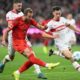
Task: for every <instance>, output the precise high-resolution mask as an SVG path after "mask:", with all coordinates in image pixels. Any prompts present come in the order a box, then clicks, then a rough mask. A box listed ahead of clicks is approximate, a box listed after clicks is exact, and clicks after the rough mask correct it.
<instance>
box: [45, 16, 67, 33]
mask: <svg viewBox="0 0 80 80" xmlns="http://www.w3.org/2000/svg"><path fill="white" fill-rule="evenodd" d="M66 22H67V20H66V19H65V18H64V17H60V20H59V21H55V20H53V19H51V20H50V21H49V22H48V24H47V27H48V28H47V30H46V32H48V31H52V32H57V31H60V30H62V29H64V28H66V26H65V23H66Z"/></svg>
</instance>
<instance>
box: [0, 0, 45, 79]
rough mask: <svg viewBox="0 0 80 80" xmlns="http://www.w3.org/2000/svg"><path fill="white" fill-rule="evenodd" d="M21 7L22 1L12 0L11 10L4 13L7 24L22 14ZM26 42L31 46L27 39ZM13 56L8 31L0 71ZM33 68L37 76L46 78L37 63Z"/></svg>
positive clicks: (10, 35) (13, 51) (10, 33)
mask: <svg viewBox="0 0 80 80" xmlns="http://www.w3.org/2000/svg"><path fill="white" fill-rule="evenodd" d="M21 9H22V2H21V1H20V0H14V3H13V10H11V11H9V12H8V13H7V14H6V20H7V22H8V25H10V24H11V23H12V21H13V20H14V19H16V18H18V17H21V16H23V15H24V14H23V12H22V11H21ZM2 44H5V42H4V41H2ZM28 44H29V46H30V47H31V44H30V42H29V41H28ZM14 56H15V50H14V49H13V45H12V31H10V32H9V34H8V55H6V56H5V58H4V59H3V61H2V62H1V63H0V73H1V72H3V70H4V66H5V64H6V63H7V62H9V61H12V60H13V59H14ZM34 68H35V71H36V73H37V74H38V78H42V79H46V77H45V76H44V75H43V73H42V72H41V70H40V67H39V66H38V65H36V64H35V65H34Z"/></svg>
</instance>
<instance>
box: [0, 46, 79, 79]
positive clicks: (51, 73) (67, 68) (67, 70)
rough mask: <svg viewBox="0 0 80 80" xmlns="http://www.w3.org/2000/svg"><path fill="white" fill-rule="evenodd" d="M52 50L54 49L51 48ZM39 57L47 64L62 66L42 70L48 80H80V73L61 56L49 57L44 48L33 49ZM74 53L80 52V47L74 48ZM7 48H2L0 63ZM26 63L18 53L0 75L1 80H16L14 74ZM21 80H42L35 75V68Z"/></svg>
mask: <svg viewBox="0 0 80 80" xmlns="http://www.w3.org/2000/svg"><path fill="white" fill-rule="evenodd" d="M49 48H52V47H49ZM33 49H34V51H35V53H36V55H37V57H39V58H41V59H42V60H44V61H46V62H61V64H60V65H59V66H58V67H56V68H54V69H52V70H47V69H46V68H41V70H42V72H43V73H44V74H45V75H46V76H47V78H48V80H80V72H77V71H76V70H75V69H74V68H73V67H72V65H71V63H70V62H69V61H68V60H65V59H64V58H61V57H59V56H51V57H49V56H48V54H47V53H44V52H43V47H42V46H34V47H33ZM73 50H74V51H77V50H80V46H78V45H77V46H75V47H73ZM6 53H7V50H6V48H3V47H0V61H1V60H2V59H3V57H4V56H5V55H6ZM25 61H26V58H24V57H23V56H21V55H20V54H19V53H16V56H15V59H14V61H12V62H9V63H7V64H6V66H5V69H4V72H3V73H0V80H14V78H13V77H12V76H11V74H12V72H13V71H15V70H17V69H18V68H19V66H21V65H22V64H23V63H24V62H25ZM20 80H40V79H38V78H37V75H36V74H35V73H34V67H31V68H30V69H29V70H27V71H25V72H24V73H22V74H21V76H20Z"/></svg>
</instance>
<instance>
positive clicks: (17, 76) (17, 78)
mask: <svg viewBox="0 0 80 80" xmlns="http://www.w3.org/2000/svg"><path fill="white" fill-rule="evenodd" d="M12 76H13V77H14V79H15V80H19V76H20V74H17V73H16V72H14V73H13V74H12Z"/></svg>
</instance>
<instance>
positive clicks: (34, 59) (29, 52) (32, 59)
mask: <svg viewBox="0 0 80 80" xmlns="http://www.w3.org/2000/svg"><path fill="white" fill-rule="evenodd" d="M21 52H23V51H21ZM23 55H24V56H25V57H28V59H29V64H31V63H32V64H37V65H40V66H43V67H47V68H48V69H51V68H52V67H55V66H57V65H59V63H54V64H53V63H45V62H44V61H42V60H40V59H38V58H37V57H36V56H35V54H34V52H33V51H32V49H31V48H26V49H25V50H24V54H23ZM25 66H26V67H25ZM29 67H31V66H30V65H28V63H27V62H26V63H25V64H23V65H22V66H21V67H20V68H19V69H18V70H17V71H15V72H14V73H13V75H14V77H15V80H19V75H20V73H22V72H24V71H25V70H27V69H28V68H29Z"/></svg>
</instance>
